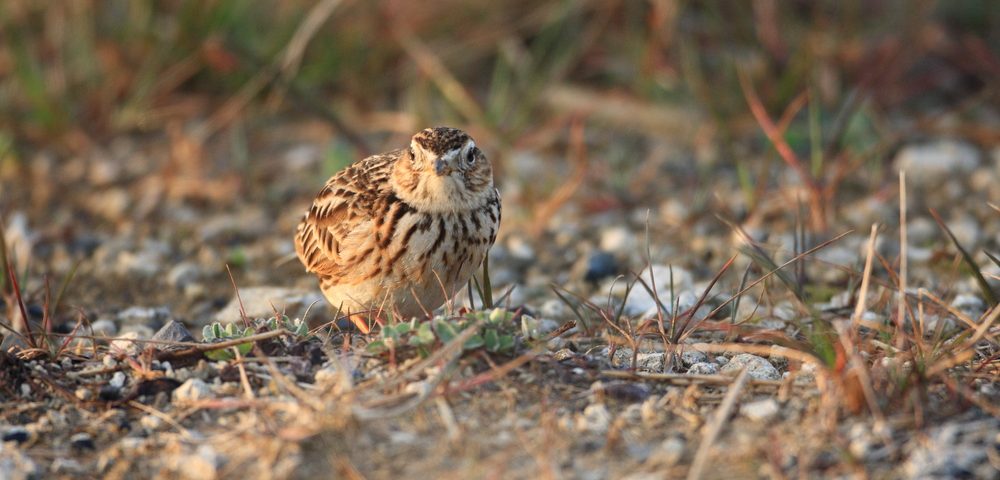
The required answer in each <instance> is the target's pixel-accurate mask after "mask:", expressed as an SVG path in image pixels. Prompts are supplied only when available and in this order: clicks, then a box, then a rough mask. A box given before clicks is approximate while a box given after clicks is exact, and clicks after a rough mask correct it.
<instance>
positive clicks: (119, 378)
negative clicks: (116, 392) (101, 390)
mask: <svg viewBox="0 0 1000 480" xmlns="http://www.w3.org/2000/svg"><path fill="white" fill-rule="evenodd" d="M125 380H126V378H125V374H124V373H122V372H115V374H114V375H112V376H111V380H109V381H108V385H111V386H112V387H114V388H118V389H120V388H122V387H124V386H125Z"/></svg>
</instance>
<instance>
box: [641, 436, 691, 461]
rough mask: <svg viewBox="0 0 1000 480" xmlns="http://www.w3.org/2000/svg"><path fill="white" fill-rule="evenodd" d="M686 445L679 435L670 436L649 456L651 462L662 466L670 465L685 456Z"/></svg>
mask: <svg viewBox="0 0 1000 480" xmlns="http://www.w3.org/2000/svg"><path fill="white" fill-rule="evenodd" d="M685 448H686V445H685V443H684V440H683V439H681V438H678V437H669V438H667V439H666V440H664V441H663V443H660V444H659V445H658V446H657V447H656V449H655V450H654V451H653V453H652V455H650V457H649V462H650V463H652V464H654V465H656V466H662V467H670V466H673V465H676V464H677V462H680V460H681V458H683V457H684V449H685Z"/></svg>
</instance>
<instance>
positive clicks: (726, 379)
mask: <svg viewBox="0 0 1000 480" xmlns="http://www.w3.org/2000/svg"><path fill="white" fill-rule="evenodd" d="M600 374H601V376H604V377H610V378H621V379H624V380H648V381H657V382H667V383H672V384H677V385H692V384H709V385H729V384H732V383H733V382H734V380H735V379H734V377H730V376H726V375H694V374H689V373H636V372H627V371H623V370H601V372H600ZM747 383H749V384H750V385H754V386H768V387H780V386H781V385H782V384H783V383H784V382H783V381H781V380H759V379H756V378H751V379H750V380H747Z"/></svg>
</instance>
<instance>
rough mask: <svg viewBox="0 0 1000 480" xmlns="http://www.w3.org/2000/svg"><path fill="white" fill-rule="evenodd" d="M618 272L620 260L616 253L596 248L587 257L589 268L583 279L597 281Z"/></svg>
mask: <svg viewBox="0 0 1000 480" xmlns="http://www.w3.org/2000/svg"><path fill="white" fill-rule="evenodd" d="M616 273H618V260H617V259H616V258H615V256H614V255H612V254H610V253H608V252H605V251H603V250H595V251H593V252H591V254H590V256H588V257H587V270H586V272H584V274H583V279H584V280H586V281H588V282H596V281H598V280H601V279H603V278H605V277H610V276H612V275H614V274H616Z"/></svg>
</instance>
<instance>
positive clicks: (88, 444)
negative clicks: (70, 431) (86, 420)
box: [69, 432, 97, 450]
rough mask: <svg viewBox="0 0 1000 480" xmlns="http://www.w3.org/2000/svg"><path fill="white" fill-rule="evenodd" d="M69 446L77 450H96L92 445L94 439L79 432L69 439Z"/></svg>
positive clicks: (87, 434)
mask: <svg viewBox="0 0 1000 480" xmlns="http://www.w3.org/2000/svg"><path fill="white" fill-rule="evenodd" d="M69 444H70V446H71V447H73V448H75V449H77V450H94V449H96V448H97V446H96V445H94V439H93V438H92V437H91V436H90V434H89V433H85V432H81V433H77V434H75V435H73V436H72V437H69Z"/></svg>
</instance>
